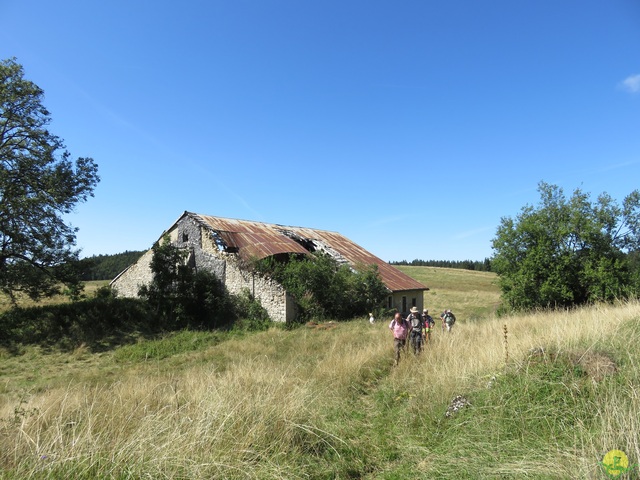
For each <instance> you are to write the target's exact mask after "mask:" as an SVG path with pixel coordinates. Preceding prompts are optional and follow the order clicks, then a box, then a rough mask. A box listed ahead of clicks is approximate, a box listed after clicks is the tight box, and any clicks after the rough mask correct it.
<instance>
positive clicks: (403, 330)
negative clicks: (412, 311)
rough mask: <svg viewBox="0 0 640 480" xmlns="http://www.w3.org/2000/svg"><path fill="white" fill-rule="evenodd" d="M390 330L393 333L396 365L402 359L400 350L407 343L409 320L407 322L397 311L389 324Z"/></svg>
mask: <svg viewBox="0 0 640 480" xmlns="http://www.w3.org/2000/svg"><path fill="white" fill-rule="evenodd" d="M389 330H391V332H392V333H393V350H394V353H395V356H394V362H393V364H394V365H398V362H399V361H400V350H402V349H403V348H404V346H405V345H406V343H407V335H408V333H409V322H407V321H406V320H405V319H404V318H402V315H400V313H399V312H398V313H396V314H395V316H394V317H393V320H391V323H390V324H389Z"/></svg>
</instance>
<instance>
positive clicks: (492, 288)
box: [0, 267, 640, 479]
mask: <svg viewBox="0 0 640 480" xmlns="http://www.w3.org/2000/svg"><path fill="white" fill-rule="evenodd" d="M402 270H403V271H405V272H407V273H409V274H410V275H412V276H414V277H415V278H417V279H418V280H420V281H422V282H424V283H425V284H426V285H428V286H429V287H430V288H431V290H430V291H429V292H426V293H425V303H426V304H427V305H428V307H429V308H430V309H431V313H432V314H433V313H437V312H438V310H442V309H444V308H451V309H453V310H454V312H455V313H456V315H457V317H458V322H457V323H456V325H455V327H454V331H453V333H452V334H450V335H449V334H445V333H443V332H441V331H440V330H439V329H436V331H435V333H434V336H433V338H432V341H431V342H430V343H429V345H428V346H427V348H426V350H425V351H424V352H423V353H422V354H421V355H420V356H417V357H414V356H413V355H412V354H410V353H407V355H405V356H404V357H403V358H402V360H401V362H400V365H399V366H398V367H393V366H392V364H393V361H392V356H393V352H392V350H393V348H392V341H391V335H390V332H389V330H388V322H389V320H390V319H379V320H378V321H377V322H376V323H375V324H374V325H370V324H369V323H368V321H367V318H366V317H365V316H363V318H361V319H354V320H352V321H349V322H323V323H319V324H313V323H310V324H308V325H305V326H301V327H300V328H296V329H292V330H288V329H284V328H281V327H278V326H274V327H273V328H271V329H269V330H267V331H264V332H257V333H251V334H245V335H222V334H218V333H216V332H189V331H184V332H176V333H174V334H171V335H166V336H164V337H161V338H157V339H153V340H141V341H140V342H138V343H137V344H131V345H122V346H120V347H118V348H115V349H112V350H107V351H102V352H91V351H89V349H88V348H87V347H86V346H83V345H79V346H78V347H77V349H76V350H75V351H72V352H67V353H64V352H60V351H52V350H45V349H43V348H41V347H37V346H25V347H24V348H23V349H22V350H21V351H20V353H19V354H15V353H13V352H8V351H0V360H1V363H0V365H1V367H0V373H1V378H2V382H1V383H0V478H3V479H5V478H6V479H24V478H51V479H54V478H55V479H58V478H75V479H95V478H113V479H143V478H148V479H152V478H153V479H158V478H167V479H169V478H171V479H211V478H224V479H355V478H361V479H411V478H424V479H432V478H433V479H464V478H469V479H483V478H486V479H496V478H504V479H512V478H536V479H538V478H539V479H554V478H557V479H568V478H589V479H591V478H593V479H598V478H613V476H615V477H616V478H639V476H640V470H638V467H637V462H638V461H639V459H640V378H639V373H638V372H639V371H640V370H639V369H638V367H639V366H640V354H639V349H638V344H639V343H640V342H639V340H640V322H639V320H640V303H638V302H636V301H632V302H624V303H619V304H616V305H595V306H591V307H589V308H580V309H575V310H570V311H556V312H539V313H535V314H528V315H518V316H505V317H500V318H498V317H496V316H495V314H494V312H495V310H496V308H497V306H498V302H499V295H498V291H497V287H496V285H495V276H493V275H492V274H490V273H486V272H470V271H463V270H450V269H438V268H433V267H402ZM434 316H435V315H434ZM614 449H615V450H620V451H622V452H625V453H626V455H627V456H628V459H629V464H628V465H627V468H628V472H626V473H622V474H620V471H619V470H618V471H611V472H610V473H607V471H606V468H605V467H604V466H603V465H602V462H603V459H604V458H605V455H606V454H607V452H609V451H611V450H614ZM607 458H608V457H607ZM614 474H615V475H614ZM618 474H620V475H618Z"/></svg>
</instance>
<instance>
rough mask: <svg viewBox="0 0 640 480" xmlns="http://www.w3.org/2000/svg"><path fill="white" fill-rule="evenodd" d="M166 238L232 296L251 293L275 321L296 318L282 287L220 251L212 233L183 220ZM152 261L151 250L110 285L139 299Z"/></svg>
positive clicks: (120, 293) (149, 280) (148, 275)
mask: <svg viewBox="0 0 640 480" xmlns="http://www.w3.org/2000/svg"><path fill="white" fill-rule="evenodd" d="M167 234H168V235H169V239H170V240H171V243H172V244H173V245H175V246H177V247H181V248H185V249H187V250H188V251H189V257H188V260H187V261H188V262H189V263H191V264H192V265H193V266H194V267H195V268H196V269H205V270H208V271H211V272H213V273H214V274H215V276H216V277H217V278H218V279H219V280H220V281H221V282H222V283H223V284H224V285H225V287H226V289H227V290H228V291H229V293H232V294H240V293H241V292H242V291H243V290H248V291H249V292H250V293H251V294H252V295H253V296H254V297H255V298H256V299H257V300H258V301H259V302H260V304H261V305H262V306H263V307H264V309H265V310H266V311H267V313H268V314H269V317H270V318H271V320H273V321H276V322H286V321H287V320H293V319H294V318H295V315H296V313H297V312H296V311H295V303H294V302H293V299H292V298H291V297H290V296H289V295H288V294H287V292H286V291H285V290H284V288H283V287H282V285H280V284H279V283H277V282H275V281H274V280H272V279H270V278H267V277H264V276H262V275H259V274H256V273H253V272H249V271H247V270H246V269H243V268H242V265H241V264H240V261H239V259H238V256H237V255H235V254H232V253H226V252H224V251H222V250H221V249H220V248H218V245H217V244H216V242H215V239H214V238H213V237H212V235H211V234H210V232H209V231H208V230H207V229H206V228H203V226H202V225H200V224H199V223H198V222H196V221H195V220H193V219H192V218H191V217H188V216H185V217H183V218H181V219H180V220H179V221H178V223H177V224H176V225H175V226H174V228H172V229H171V230H170V231H169V232H167ZM152 257H153V251H152V250H149V251H148V252H146V253H145V254H144V255H143V256H142V257H141V258H140V259H139V260H138V262H136V263H135V264H134V265H132V266H131V267H129V268H128V269H127V270H125V271H124V272H123V273H121V274H120V275H119V276H118V277H116V278H115V279H114V280H113V281H112V282H111V286H112V288H113V289H114V290H115V292H116V294H117V295H119V296H123V297H136V296H138V290H139V288H140V286H141V285H146V284H148V283H150V282H151V280H152V278H153V276H152V274H151V267H150V265H151V259H152Z"/></svg>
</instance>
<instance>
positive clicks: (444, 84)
mask: <svg viewBox="0 0 640 480" xmlns="http://www.w3.org/2000/svg"><path fill="white" fill-rule="evenodd" d="M10 57H16V59H17V61H18V63H20V64H22V65H23V67H24V70H25V77H26V78H27V79H29V80H31V81H33V82H34V83H36V84H37V85H38V86H40V87H41V88H42V89H43V90H44V91H45V100H44V104H45V106H46V107H47V108H48V109H49V111H50V112H51V115H52V119H53V120H52V124H51V131H52V133H54V134H55V135H58V136H59V137H61V138H63V139H64V140H65V144H66V146H67V148H68V150H69V152H70V153H71V155H72V157H73V158H77V157H92V158H93V159H94V160H95V162H96V163H97V164H98V166H99V173H100V176H101V182H100V184H99V185H98V187H97V188H96V190H95V197H94V198H91V199H89V201H88V202H86V203H83V204H80V205H79V206H78V208H77V209H76V212H75V213H74V214H72V215H70V216H69V222H70V223H71V224H73V225H74V226H76V227H78V228H79V229H80V230H79V232H78V247H80V248H82V252H83V253H82V256H90V255H97V254H114V253H119V252H123V251H125V250H145V249H147V248H150V247H151V245H152V244H153V242H154V241H155V240H157V239H158V238H159V237H160V235H161V234H162V232H163V231H164V230H165V229H167V228H168V227H169V226H171V224H173V222H174V221H175V220H177V219H178V217H179V216H180V215H181V214H182V213H183V212H184V211H185V210H188V211H192V212H196V213H202V214H207V215H213V216H222V217H230V218H238V219H245V220H256V221H263V222H269V223H279V224H283V225H293V226H303V227H310V228H318V229H323V230H331V231H337V232H340V233H342V234H343V235H345V236H347V237H349V238H350V239H352V240H353V241H355V242H356V243H358V244H360V245H361V246H363V247H364V248H366V249H367V250H369V251H371V252H372V253H374V254H375V255H377V256H379V257H380V258H382V259H383V260H387V261H390V260H408V261H411V260H413V259H423V260H428V259H438V260H465V259H471V260H483V259H484V258H485V257H489V256H491V255H492V253H493V252H492V249H491V240H492V239H493V237H494V236H495V232H496V228H497V226H498V225H499V222H500V218H501V217H505V216H510V217H514V216H515V215H517V214H518V212H519V211H520V210H521V208H522V207H523V206H525V205H526V204H536V203H537V201H538V199H539V196H538V193H537V190H536V189H537V185H538V183H539V182H540V181H545V182H547V183H551V184H555V185H558V186H560V187H562V188H563V189H564V191H565V193H566V194H567V195H570V194H571V193H572V192H573V190H574V189H576V188H581V189H582V190H583V191H586V192H589V193H591V195H592V197H593V198H595V197H597V195H598V194H600V193H602V192H608V193H609V194H611V195H612V196H613V197H614V198H616V199H618V200H619V201H622V199H623V197H624V196H625V195H627V194H629V193H630V192H631V191H632V190H634V189H636V188H640V1H638V0H561V1H558V0H518V1H515V0H485V1H479V0H446V1H440V0H437V1H436V0H408V1H402V0H354V1H350V0H340V1H334V0H324V1H320V2H317V1H316V2H311V1H304V0H225V1H219V0H204V1H194V0H183V1H181V2H175V1H172V2H168V1H164V0H154V1H147V0H140V1H138V0H109V1H87V0H82V1H80V0H77V1H69V0H58V1H51V0H0V58H3V59H6V58H10Z"/></svg>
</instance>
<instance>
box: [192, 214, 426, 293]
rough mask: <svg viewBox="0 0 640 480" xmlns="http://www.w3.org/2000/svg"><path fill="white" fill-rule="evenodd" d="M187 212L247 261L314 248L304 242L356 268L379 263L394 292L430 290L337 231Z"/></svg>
mask: <svg viewBox="0 0 640 480" xmlns="http://www.w3.org/2000/svg"><path fill="white" fill-rule="evenodd" d="M184 215H188V216H190V217H191V218H193V219H194V220H196V221H197V222H199V223H200V224H202V225H203V226H205V227H206V228H209V229H210V230H211V231H212V233H213V234H215V235H218V236H219V237H220V238H221V239H222V240H223V242H224V243H225V244H226V246H227V247H230V248H231V249H233V250H235V251H237V254H238V255H239V256H240V257H241V258H242V259H244V260H250V259H262V258H265V257H268V256H272V255H276V254H280V253H302V254H308V253H309V251H310V250H309V248H305V246H303V244H305V245H307V246H308V247H309V246H313V247H316V248H323V247H328V248H329V249H330V250H333V251H334V252H337V254H338V255H339V256H340V257H342V258H344V259H345V260H346V261H347V262H349V264H350V265H351V266H353V267H355V266H358V265H372V264H373V265H377V266H378V271H379V272H380V278H381V279H382V281H383V282H384V284H385V285H386V286H387V288H389V290H391V291H403V290H428V287H426V286H425V285H423V284H422V283H420V282H418V281H417V280H414V279H413V278H411V277H410V276H408V275H406V274H405V273H403V272H401V271H400V270H398V269H397V268H395V267H393V266H392V265H389V264H388V263H387V262H385V261H383V260H381V259H380V258H378V257H376V256H375V255H373V254H372V253H370V252H368V251H367V250H365V249H364V248H362V247H361V246H360V245H358V244H356V243H354V242H352V241H351V240H349V239H348V238H347V237H345V236H343V235H341V234H339V233H337V232H329V231H326V230H316V229H312V228H304V227H292V226H285V225H278V224H270V223H262V222H254V221H250V220H235V219H230V218H221V217H212V216H209V215H201V214H196V213H191V212H185V213H184ZM310 248H311V247H310Z"/></svg>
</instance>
